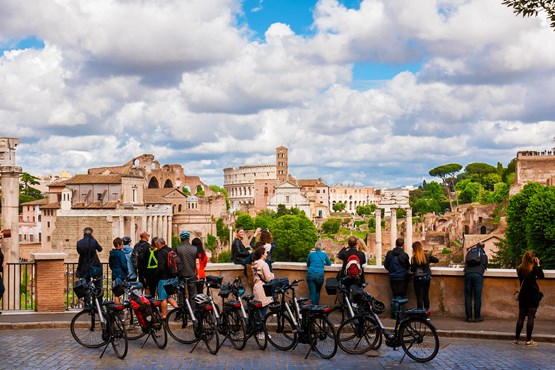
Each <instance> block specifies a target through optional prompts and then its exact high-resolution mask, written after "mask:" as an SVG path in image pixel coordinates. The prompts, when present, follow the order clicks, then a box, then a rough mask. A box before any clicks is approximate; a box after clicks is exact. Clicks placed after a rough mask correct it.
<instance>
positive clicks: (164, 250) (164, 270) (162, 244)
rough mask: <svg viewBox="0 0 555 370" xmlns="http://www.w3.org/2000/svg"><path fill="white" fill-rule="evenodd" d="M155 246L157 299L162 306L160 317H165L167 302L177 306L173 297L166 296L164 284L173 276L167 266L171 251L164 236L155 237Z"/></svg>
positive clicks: (168, 282) (170, 281)
mask: <svg viewBox="0 0 555 370" xmlns="http://www.w3.org/2000/svg"><path fill="white" fill-rule="evenodd" d="M156 248H157V249H158V252H157V254H156V257H157V258H158V270H157V276H158V279H159V280H158V289H157V290H158V299H159V300H161V301H162V304H161V305H160V307H161V308H162V318H163V319H165V318H166V315H167V314H168V303H169V304H171V305H172V306H173V307H177V303H176V302H175V299H173V297H171V296H168V294H167V293H166V289H165V288H164V285H166V284H170V283H172V280H173V277H172V274H171V271H170V266H168V253H169V252H170V251H171V249H170V247H168V246H167V245H166V241H165V240H164V238H158V239H156Z"/></svg>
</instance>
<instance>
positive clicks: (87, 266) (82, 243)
mask: <svg viewBox="0 0 555 370" xmlns="http://www.w3.org/2000/svg"><path fill="white" fill-rule="evenodd" d="M92 233H93V229H92V228H90V227H85V229H84V230H83V239H81V240H79V241H78V242H77V253H79V261H78V262H77V272H76V276H77V277H78V278H85V279H87V280H89V279H90V278H91V277H92V276H91V272H92V273H93V274H94V275H97V273H98V270H100V272H99V273H98V276H100V275H102V264H101V263H100V259H99V258H98V254H97V253H96V252H102V247H101V246H100V244H98V242H97V241H96V239H95V238H93V236H92ZM91 267H93V268H92V269H91Z"/></svg>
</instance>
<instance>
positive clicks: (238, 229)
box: [235, 227, 245, 234]
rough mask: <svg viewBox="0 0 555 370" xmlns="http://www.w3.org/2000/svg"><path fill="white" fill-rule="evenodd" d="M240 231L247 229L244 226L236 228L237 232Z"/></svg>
mask: <svg viewBox="0 0 555 370" xmlns="http://www.w3.org/2000/svg"><path fill="white" fill-rule="evenodd" d="M239 231H245V229H244V228H243V227H238V228H237V230H235V234H238V233H239Z"/></svg>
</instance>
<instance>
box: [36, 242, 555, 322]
mask: <svg viewBox="0 0 555 370" xmlns="http://www.w3.org/2000/svg"><path fill="white" fill-rule="evenodd" d="M34 257H35V260H36V262H37V277H36V278H37V282H36V283H37V292H36V294H37V298H36V302H37V311H39V312H48V311H50V312H56V311H58V312H59V311H63V307H64V294H63V290H64V281H65V280H64V272H65V269H64V268H63V263H64V261H63V258H64V257H65V256H64V255H63V254H39V253H37V254H35V256H34ZM272 266H273V271H274V274H275V275H276V277H287V278H289V280H290V281H291V280H293V279H304V278H305V276H306V264H304V263H286V262H275V263H274V264H273V265H272ZM340 268H341V265H332V266H327V267H326V268H325V276H326V278H328V277H335V276H336V275H337V273H338V271H339V269H340ZM206 273H207V274H208V275H221V276H223V277H224V282H227V281H233V279H235V278H236V277H238V276H244V275H243V266H240V265H234V264H232V263H213V264H212V263H210V264H208V266H206ZM432 275H433V278H432V282H431V287H430V303H431V307H430V309H431V311H432V312H433V314H434V315H438V316H446V317H460V318H461V319H462V318H464V273H463V270H462V269H460V268H439V267H437V268H432ZM365 277H366V281H367V282H368V286H367V287H366V291H368V292H370V293H371V294H372V295H374V296H375V297H376V298H377V299H379V300H381V301H383V302H384V303H386V307H387V308H388V309H389V307H390V300H391V289H390V287H389V278H388V275H387V271H386V270H385V269H384V268H383V267H377V266H367V267H365ZM545 277H546V278H545V279H542V280H540V281H539V285H540V288H541V290H542V291H543V292H544V294H545V297H544V299H543V300H542V302H541V305H540V308H539V310H538V317H540V316H541V318H542V319H545V320H555V296H554V294H553V292H555V271H553V270H550V271H545ZM243 281H244V282H245V283H247V280H246V278H245V279H244V280H243ZM518 287H519V283H518V279H517V277H516V271H515V270H502V269H490V270H488V271H486V273H485V275H484V289H483V293H482V314H483V316H484V317H486V318H498V319H515V318H516V316H517V314H518V302H516V301H515V300H514V295H513V293H514V292H515V290H516V289H517V288H518ZM249 290H250V289H249ZM297 293H298V295H299V296H304V297H306V296H308V287H307V285H306V284H305V283H301V284H299V287H298V289H297ZM408 298H409V299H410V302H409V304H408V307H415V306H416V298H415V296H414V289H413V287H412V284H410V285H409V295H408ZM334 300H335V296H328V295H327V294H326V292H325V288H322V298H321V302H320V303H321V304H333V303H334Z"/></svg>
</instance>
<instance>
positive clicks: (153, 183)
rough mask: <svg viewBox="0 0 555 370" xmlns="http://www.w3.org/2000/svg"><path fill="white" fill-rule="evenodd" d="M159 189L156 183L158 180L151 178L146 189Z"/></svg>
mask: <svg viewBox="0 0 555 370" xmlns="http://www.w3.org/2000/svg"><path fill="white" fill-rule="evenodd" d="M159 187H160V184H159V183H158V179H157V178H156V177H154V176H152V178H151V179H150V181H149V182H148V188H149V189H158V188H159Z"/></svg>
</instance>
